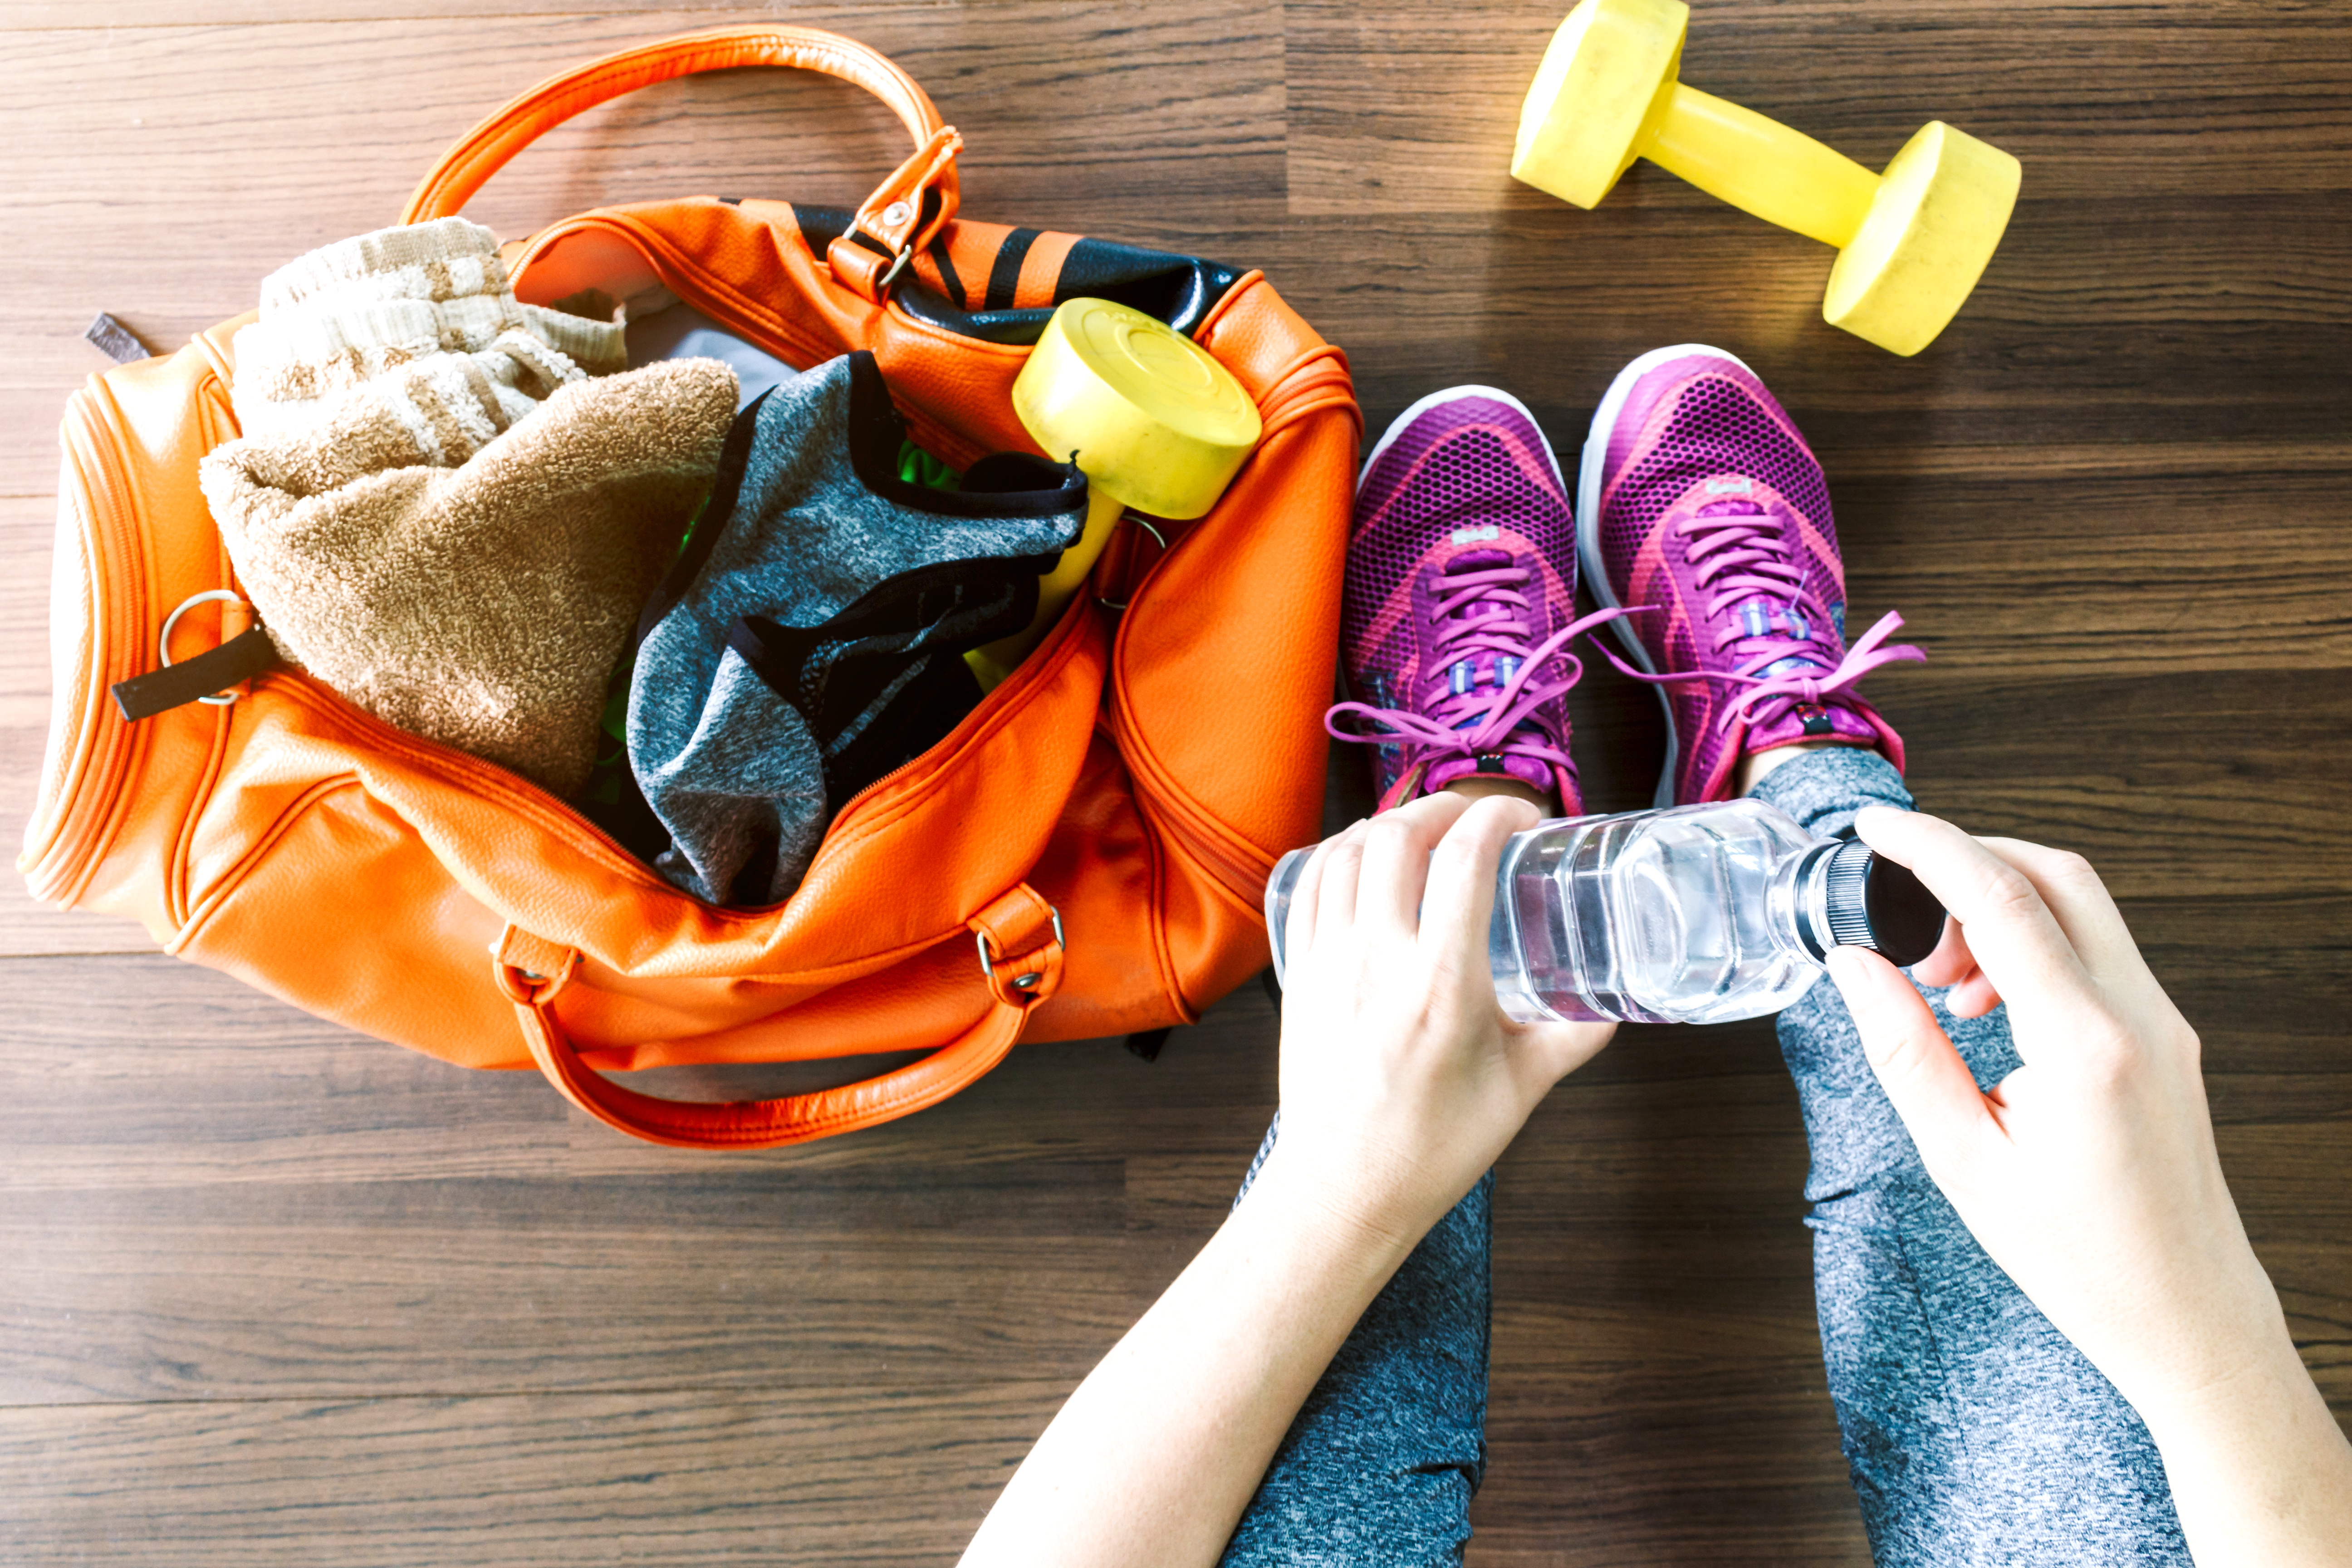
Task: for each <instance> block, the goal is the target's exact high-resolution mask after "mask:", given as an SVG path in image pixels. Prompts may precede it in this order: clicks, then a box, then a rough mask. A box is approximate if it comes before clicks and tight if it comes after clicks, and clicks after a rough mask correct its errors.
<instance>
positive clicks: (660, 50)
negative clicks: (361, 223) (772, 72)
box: [400, 26, 963, 299]
mask: <svg viewBox="0 0 2352 1568" xmlns="http://www.w3.org/2000/svg"><path fill="white" fill-rule="evenodd" d="M745 66H769V67H774V68H781V69H787V70H813V71H822V72H824V74H825V75H827V76H832V77H839V78H840V79H842V80H844V81H847V82H854V83H856V85H857V86H859V87H862V88H864V89H866V91H868V92H870V93H872V94H873V95H874V96H875V97H877V98H878V99H880V100H882V101H883V102H884V103H886V104H887V105H889V107H890V110H891V112H893V113H895V114H896V115H898V119H899V121H900V122H901V123H903V124H904V125H905V126H906V127H907V132H908V135H910V136H912V137H913V138H914V139H915V154H914V156H913V157H911V158H909V159H908V160H907V161H906V162H905V163H901V164H900V165H899V166H898V169H897V170H896V171H894V172H893V173H892V174H891V175H890V177H889V178H888V179H887V180H885V181H884V182H883V183H882V184H881V187H880V188H879V189H877V191H876V192H875V193H874V194H873V195H870V196H868V197H867V198H866V205H863V206H861V207H859V208H858V209H857V216H856V219H855V220H854V221H853V223H852V225H851V228H850V232H849V233H848V234H845V235H843V236H842V237H840V238H839V239H836V240H835V241H834V242H833V246H832V249H831V251H830V252H829V258H830V259H831V260H832V262H833V264H834V270H835V274H836V275H838V276H840V278H841V280H842V281H843V282H844V283H846V284H848V285H849V286H850V287H851V288H854V289H857V290H858V291H859V292H861V293H864V294H865V295H866V297H867V298H869V299H878V298H879V297H880V293H881V290H882V289H886V288H887V286H888V284H889V282H890V280H891V279H893V278H895V277H896V276H897V275H898V268H900V267H902V266H903V265H904V264H905V261H906V258H908V257H909V256H911V255H912V254H913V253H914V252H915V251H917V250H919V249H920V248H922V247H924V246H925V245H928V244H929V243H930V240H931V237H932V236H934V235H936V234H937V233H938V232H939V231H940V229H941V228H943V227H945V226H946V225H947V223H948V221H949V220H950V219H951V218H952V217H954V216H955V213H956V205H957V201H958V187H957V183H956V172H955V155H956V153H957V152H958V151H959V150H960V149H961V147H962V146H963V138H961V136H959V135H957V134H956V132H955V129H954V128H953V127H952V126H949V125H944V124H942V123H940V111H939V110H938V109H936V108H935V107H933V105H932V103H931V100H930V97H929V95H928V94H927V93H925V92H924V91H923V89H921V88H920V87H919V86H918V85H916V82H915V79H914V78H912V77H910V76H908V74H907V73H906V72H905V71H903V70H900V69H899V68H898V66H897V65H896V64H894V63H893V62H892V61H891V60H890V59H889V58H887V57H886V56H883V55H880V54H877V53H876V52H875V51H874V50H872V49H870V48H867V47H866V46H865V45H864V44H861V43H859V42H857V41H856V39H854V38H845V37H841V36H840V35H839V34H837V33H828V32H824V31H823V30H821V29H819V28H816V27H783V26H777V27H765V26H748V27H719V28H714V29H712V30H711V31H709V32H707V33H687V34H683V35H681V36H679V37H675V38H664V39H661V40H660V41H658V42H656V43H651V44H641V45H639V46H638V47H635V48H634V49H623V50H621V51H620V52H619V53H617V54H610V55H606V56H605V57H604V58H602V59H596V60H591V61H589V62H588V63H587V64H586V65H583V66H579V67H576V68H573V69H572V70H568V71H565V72H563V73H562V74H561V75H558V76H552V77H550V78H548V79H547V80H545V81H543V82H541V83H540V84H539V85H538V86H537V87H534V88H532V89H530V90H529V91H527V92H525V93H523V94H521V95H520V97H518V98H516V99H514V100H512V101H511V102H509V103H508V104H507V105H506V106H505V107H503V108H501V109H499V110H497V111H496V112H494V113H493V114H491V115H490V117H489V118H488V119H487V120H485V121H482V122H481V123H480V124H479V125H477V126H475V127H474V128H473V130H471V131H469V132H467V133H466V135H465V137H464V138H463V139H462V140H460V141H459V142H458V143H457V145H456V146H454V147H452V148H450V149H449V151H448V152H446V153H443V154H442V155H441V161H440V162H439V163H436V164H435V165H434V166H433V172H432V173H431V174H427V175H425V179H424V183H423V184H419V185H418V186H417V187H416V191H415V195H411V196H410V197H409V198H408V206H407V208H406V210H404V212H403V213H402V214H401V215H400V221H401V222H403V223H424V222H425V221H427V220H428V219H431V218H437V217H448V216H452V215H454V214H455V213H457V211H458V209H460V208H461V207H463V206H464V205H466V203H467V201H468V200H469V199H471V197H472V196H473V195H474V193H475V192H476V191H478V190H480V189H481V188H482V186H483V185H484V184H486V183H487V182H488V180H489V177H490V176H491V175H492V174H497V173H498V172H499V170H500V169H501V168H504V167H505V166H506V163H507V162H508V160H509V159H511V158H512V157H513V156H514V155H515V154H516V153H520V152H521V151H522V150H523V149H524V148H525V147H528V146H530V144H531V143H532V142H535V141H537V140H538V139H539V138H540V137H541V136H543V135H545V134H546V133H547V132H549V131H551V130H553V129H554V128H555V127H556V126H558V125H561V124H562V123H563V122H564V121H567V120H569V119H571V118H572V116H573V115H575V114H579V113H581V112H583V110H590V109H593V108H594V107H595V106H596V105H598V104H600V103H605V102H609V101H610V100H613V99H615V98H619V97H621V96H622V95H623V94H625V93H629V92H634V91H635V90H636V89H639V88H641V87H650V86H652V85H653V84H654V83H656V82H661V81H669V80H671V79H675V78H677V77H682V76H692V75H694V74H695V73H697V72H698V71H714V70H733V69H737V68H741V67H745ZM861 237H862V238H861Z"/></svg>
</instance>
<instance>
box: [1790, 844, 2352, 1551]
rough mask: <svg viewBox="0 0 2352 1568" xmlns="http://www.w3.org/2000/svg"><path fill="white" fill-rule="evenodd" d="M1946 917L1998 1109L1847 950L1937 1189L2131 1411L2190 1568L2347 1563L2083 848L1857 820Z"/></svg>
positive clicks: (2150, 997) (2305, 1386) (1889, 984)
mask: <svg viewBox="0 0 2352 1568" xmlns="http://www.w3.org/2000/svg"><path fill="white" fill-rule="evenodd" d="M1855 827H1856V829H1857V831H1858V832H1859V833H1860V834H1861V836H1862V837H1863V839H1864V842H1866V843H1868V844H1869V845H1870V847H1872V848H1873V849H1874V850H1877V851H1878V852H1879V853H1881V854H1883V855H1885V856H1886V857H1887V858H1889V859H1892V860H1896V861H1899V862H1901V863H1902V864H1903V865H1906V866H1908V867H1909V868H1911V869H1912V870H1913V871H1914V872H1915V873H1916V874H1917V876H1918V878H1919V879H1920V880H1921V881H1923V882H1925V883H1926V884H1927V886H1928V888H1929V889H1932V890H1933V891H1934V892H1935V893H1936V895H1937V897H1938V898H1940V899H1941V900H1943V901H1944V907H1945V909H1947V910H1949V911H1950V913H1951V915H1952V921H1951V922H1950V923H1948V925H1947V926H1946V928H1945V932H1944V941H1943V943H1942V945H1941V946H1939V947H1938V948H1937V950H1936V952H1934V953H1933V954H1932V955H1931V956H1929V957H1928V958H1927V960H1926V961H1925V962H1923V963H1920V964H1918V965H1917V966H1916V969H1915V971H1914V973H1916V975H1917V976H1918V978H1919V980H1920V981H1921V983H1923V984H1928V985H1948V986H1950V987H1952V990H1951V993H1950V994H1949V996H1948V998H1947V1005H1948V1006H1949V1007H1950V1008H1951V1010H1952V1011H1953V1012H1954V1013H1955V1014H1957V1015H1958V1016H1962V1017H1974V1016H1980V1015H1982V1014H1985V1013H1988V1012H1990V1011H1991V1010H1992V1009H1993V1008H1994V1007H1996V1006H1999V1005H2001V1004H2002V1003H2003V1002H2004V1001H2006V1003H2007V1004H2008V1006H2009V1023H2010V1030H2011V1036H2012V1037H2013V1038H2014V1040H2015V1042H2016V1045H2017V1053H2018V1055H2019V1056H2020V1057H2021V1058H2023V1062H2024V1065H2023V1066H2021V1067H2020V1068H2018V1069H2017V1070H2016V1071H2014V1072H2012V1073H2011V1074H2010V1075H2009V1077H2008V1078H2006V1079H2003V1080H2002V1081H2001V1082H2000V1085H1999V1086H1997V1087H1996V1088H1995V1089H1992V1090H1991V1091H1990V1093H1984V1092H1979V1090H1978V1089H1977V1086H1976V1082H1975V1080H1974V1079H1973V1078H1972V1077H1971V1076H1970V1075H1969V1069H1968V1067H1967V1065H1966V1064H1965V1063H1964V1062H1963V1061H1962V1060H1961V1059H1960V1056H1959V1053H1958V1051H1957V1050H1955V1049H1954V1048H1953V1047H1952V1043H1951V1041H1950V1039H1948V1037H1946V1036H1945V1034H1944V1032H1943V1030H1942V1029H1941V1028H1939V1027H1938V1026H1937V1023H1936V1019H1935V1015H1934V1014H1933V1013H1931V1012H1930V1011H1929V1010H1928V1007H1927V1003H1926V1001H1925V1000H1923V999H1922V998H1921V997H1920V995H1919V994H1918V993H1917V992H1916V990H1914V989H1913V988H1912V986H1911V984H1909V983H1908V982H1906V980H1905V979H1904V978H1903V976H1902V975H1901V974H1900V973H1897V972H1896V971H1895V969H1894V967H1893V966H1892V965H1890V964H1888V963H1886V961H1885V959H1883V958H1880V957H1879V956H1878V955H1877V954H1876V953H1874V952H1864V951H1863V950H1860V949H1856V948H1839V949H1837V950H1835V951H1834V952H1832V955H1831V959H1830V973H1832V975H1833V976H1834V977H1835V978H1836V980H1837V984H1838V988H1839V989H1840V990H1841V991H1842V992H1843V993H1844V994H1845V999H1846V1004H1847V1005H1848V1006H1849V1007H1850V1008H1851V1009H1852V1010H1853V1018H1854V1023H1855V1025H1856V1026H1857V1027H1858V1028H1859V1029H1860V1030H1861V1033H1862V1039H1863V1045H1864V1049H1865V1050H1866V1051H1867V1052H1868V1054H1869V1057H1870V1062H1871V1066H1872V1067H1873V1068H1875V1069H1876V1071H1877V1074H1878V1079H1879V1081H1880V1083H1881V1084H1883V1085H1884V1086H1885V1089H1886V1094H1887V1098H1888V1099H1889V1100H1892V1101H1893V1102H1894V1105H1895V1110H1896V1112H1897V1113H1898V1114H1900V1115H1901V1117H1902V1118H1903V1121H1904V1125H1905V1126H1906V1127H1907V1128H1909V1129H1910V1131H1911V1137H1912V1141H1913V1142H1915V1143H1916V1145H1917V1146H1918V1150H1919V1156H1920V1159H1921V1160H1922V1161H1923V1162H1924V1163H1926V1165H1927V1173H1928V1174H1930V1175H1931V1176H1933V1177H1934V1178H1935V1179H1936V1183H1937V1185H1938V1186H1940V1187H1941V1188H1942V1189H1943V1190H1944V1193H1945V1195H1946V1196H1948V1198H1950V1200H1951V1203H1952V1206H1953V1207H1954V1208H1955V1209H1957V1210H1958V1212H1959V1215H1960V1218H1961V1219H1962V1220H1963V1221H1964V1222H1965V1223H1966V1224H1967V1225H1968V1227H1969V1230H1970V1231H1971V1232H1972V1233H1974V1235H1975V1236H1976V1237H1977V1239H1978V1241H1979V1242H1980V1243H1981V1244H1982V1245H1983V1247H1984V1249H1985V1251H1986V1252H1987V1253H1989V1254H1990V1256H1991V1258H1992V1259H1993V1261H1994V1262H1996V1263H1998V1264H2000V1266H2001V1268H2004V1269H2006V1270H2007V1271H2008V1273H2009V1276H2010V1278H2011V1279H2014V1280H2015V1281H2016V1282H2017V1285H2018V1288H2019V1289H2021V1290H2023V1291H2024V1292H2025V1294H2026V1295H2027V1296H2028V1297H2029V1298H2031V1299H2032V1301H2033V1304H2034V1305H2035V1306H2037V1307H2039V1308H2041V1309H2042V1313H2043V1315H2044V1316H2046V1317H2047V1318H2049V1320H2050V1321H2051V1322H2052V1323H2053V1324H2054V1325H2056V1327H2057V1328H2058V1330H2059V1331H2060V1332H2062V1333H2063V1334H2064V1335H2065V1336H2066V1337H2067V1338H2068V1339H2070V1340H2072V1341H2073V1342H2074V1344H2075V1346H2076V1347H2077V1348H2078V1349H2080V1350H2081V1351H2082V1352H2083V1353H2084V1355H2085V1356H2087V1357H2089V1358H2090V1360H2091V1362H2092V1363H2093V1364H2094V1365H2095V1366H2097V1367H2098V1369H2099V1370H2100V1371H2101V1372H2103V1373H2106V1375H2107V1377H2108V1379H2109V1380H2110V1381H2111V1382H2113V1383H2114V1384H2115V1385H2116V1388H2117V1389H2118V1390H2119V1391H2120V1392H2121V1393H2122V1394H2123V1395H2124V1397H2125V1398H2126V1399H2128V1400H2129V1401H2131V1403H2132V1405H2133V1406H2134V1407H2135V1408H2136V1409H2137V1410H2138V1411H2139V1413H2140V1415H2141V1416H2142V1417H2143V1418H2144V1419H2145V1420H2146V1421H2147V1424H2148V1426H2149V1429H2150V1431H2151V1433H2152V1434H2153V1435H2154V1436H2155V1437H2156V1439H2157V1442H2158V1447H2159V1448H2160V1449H2161V1450H2162V1451H2163V1453H2164V1457H2165V1463H2166V1468H2167V1471H2168V1476H2169V1479H2170V1480H2171V1483H2172V1488H2173V1493H2174V1500H2175V1503H2176V1505H2177V1506H2178V1508H2179V1513H2180V1518H2181V1522H2182V1525H2183V1528H2184V1529H2185V1530H2187V1531H2188V1533H2189V1544H2190V1546H2191V1548H2192V1549H2193V1550H2194V1551H2195V1553H2196V1557H2197V1561H2198V1563H2199V1564H2200V1568H2215V1565H2216V1564H2221V1563H2263V1564H2264V1565H2265V1568H2280V1565H2284V1564H2287V1563H2323V1562H2336V1563H2340V1562H2341V1561H2342V1559H2341V1558H2340V1557H2339V1556H2332V1555H2327V1554H2326V1553H2329V1552H2340V1551H2341V1550H2342V1543H2343V1542H2345V1541H2347V1540H2352V1449H2347V1447H2346V1446H2345V1442H2344V1438H2343V1436H2342V1435H2341V1434H2340V1433H2339V1432H2337V1431H2336V1426H2335V1423H2334V1421H2333V1420H2332V1419H2331V1418H2330V1417H2329V1415H2328V1413H2327V1408H2326V1404H2325V1402H2324V1401H2322V1400H2321V1399H2320V1398H2319V1395H2318V1392H2317V1390H2316V1389H2315V1387H2314V1386H2313V1385H2312V1383H2311V1380H2310V1377H2309V1375H2308V1374H2307V1373H2305V1370H2304V1367H2303V1363H2302V1362H2301V1359H2300V1358H2299V1357H2298V1356H2297V1354H2296V1353H2295V1350H2294V1342H2293V1341H2292V1340H2291V1339H2290V1338H2289V1336H2288V1334H2287V1331H2286V1324H2285V1321H2284V1318H2283V1316H2282V1315H2281V1313H2280V1311H2279V1305H2278V1298H2277V1296H2276V1295H2275V1294H2274V1293H2273V1290H2272V1289H2271V1284H2270V1279H2269V1278H2268V1276H2267V1275H2265V1274H2264V1273H2263V1268H2262V1265H2261V1264H2260V1263H2259V1262H2258V1261H2257V1260H2256V1259H2255V1257H2254V1252H2253V1248H2252V1246H2250V1245H2249V1244H2248V1242H2247V1240H2246V1233H2245V1228H2244V1226H2242V1225H2241V1224H2240V1222H2239V1219H2238V1210H2237V1205H2235V1204H2234V1203H2232V1202H2231V1197H2230V1190H2229V1186H2228V1184H2227V1183H2226V1182H2224V1180H2223V1179H2222V1175H2221V1159H2220V1156H2219V1155H2218V1154H2217V1152H2215V1149H2214V1144H2213V1128H2212V1121H2211V1118H2210V1114H2209V1113H2208V1111H2207V1109H2206V1104H2205V1087H2204V1080H2203V1078H2202V1076H2201V1075H2200V1071H2199V1060H2198V1058H2199V1045H2198V1039H2197V1035H2196V1032H2195V1031H2194V1030H2193V1029H2191V1028H2190V1027H2189V1024H2188V1022H2187V1020H2185V1019H2184V1018H2182V1017H2181V1016H2180V1013H2179V1010H2178V1009H2177V1008H2175V1007H2174V1006H2173V1005H2172V1002H2171V999H2170V998H2169V997H2168V996H2167V995H2166V994H2164V989H2163V987H2162V986H2160V985H2158V984H2157V981H2156V976H2155V975H2154V974H2152V973H2149V971H2148V967H2147V963H2145V962H2143V961H2142V959H2141V957H2140V954H2139V949H2138V947H2137V945H2136V944H2135V943H2134V942H2133V941H2132V938H2131V933H2130V931H2127V930H2126V928H2125V926H2124V921H2123V917H2122V915H2121V914H2120V913H2119V912H2117V910H2116V906H2115V902H2114V900H2111V899H2110V898H2108V896H2107V892H2106V889H2105V887H2103V886H2102V885H2101V884H2100V881H2099V879H2098V876H2097V874H2096V873H2095V872H2094V871H2093V870H2092V869H2091V868H2090V866H2089V864H2088V863H2087V862H2085V861H2084V859H2083V858H2081V857H2080V856H2076V855H2070V854H2064V853H2062V852H2060V851H2057V850H2053V849H2045V848H2042V847H2041V846H2039V845H2033V844H2024V843H2020V842H2018V841H2017V840H2014V839H2005V838H1993V839H1976V838H1971V837H1969V836H1968V835H1967V834H1965V833H1962V832H1961V831H1959V829H1958V828H1956V827H1953V826H1951V825H1950V824H1948V823H1945V822H1940V821H1938V820H1937V819H1936V818H1934V817H1932V816H1918V815H1916V814H1912V813H1907V812H1897V811H1894V810H1891V809H1888V808H1885V807H1874V808H1872V809H1870V810H1867V811H1864V813H1863V814H1862V815H1861V816H1860V817H1859V818H1858V819H1857V821H1856V823H1855Z"/></svg>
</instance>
